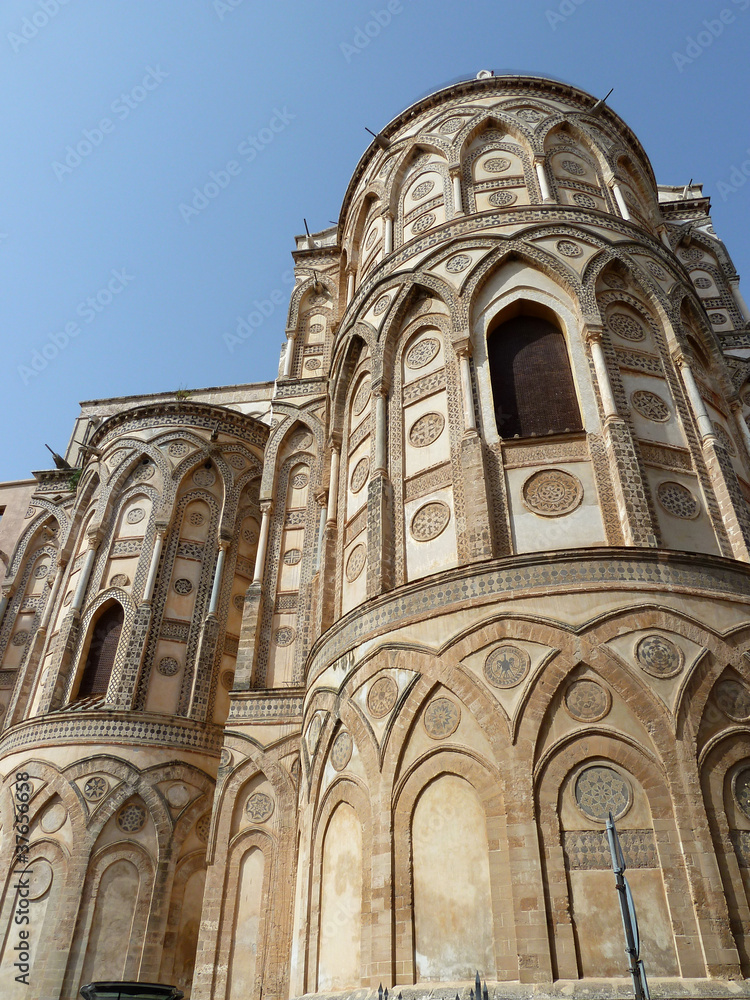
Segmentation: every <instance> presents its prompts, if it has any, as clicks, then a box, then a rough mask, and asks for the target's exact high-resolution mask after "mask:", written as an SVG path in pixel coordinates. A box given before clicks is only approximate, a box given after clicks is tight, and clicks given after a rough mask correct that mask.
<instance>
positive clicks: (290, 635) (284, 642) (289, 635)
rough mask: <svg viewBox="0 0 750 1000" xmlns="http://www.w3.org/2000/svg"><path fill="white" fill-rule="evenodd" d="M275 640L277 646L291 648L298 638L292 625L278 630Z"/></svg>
mask: <svg viewBox="0 0 750 1000" xmlns="http://www.w3.org/2000/svg"><path fill="white" fill-rule="evenodd" d="M273 638H274V642H275V643H276V645H277V646H291V644H292V643H293V642H294V640H295V639H296V638H297V633H296V631H295V630H294V629H293V628H292V627H291V626H290V625H284V626H282V627H281V628H277V629H276V634H275V635H274V637H273Z"/></svg>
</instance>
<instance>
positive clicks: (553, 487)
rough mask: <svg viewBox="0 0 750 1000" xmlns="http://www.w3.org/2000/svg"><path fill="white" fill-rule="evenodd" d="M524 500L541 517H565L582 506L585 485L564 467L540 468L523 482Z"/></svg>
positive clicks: (522, 493) (522, 492)
mask: <svg viewBox="0 0 750 1000" xmlns="http://www.w3.org/2000/svg"><path fill="white" fill-rule="evenodd" d="M521 495H522V496H523V502H524V503H525V504H526V506H527V507H528V508H529V510H530V511H532V513H534V514H539V516H540V517H563V516H564V515H565V514H570V513H571V512H572V511H574V510H575V509H576V508H577V507H579V506H580V504H581V501H582V500H583V485H582V484H581V481H580V479H578V478H577V477H576V476H574V475H572V474H571V473H570V472H565V471H564V470H563V469H540V470H539V471H538V472H534V473H533V474H532V475H531V476H529V478H528V479H527V480H526V482H525V483H524V484H523V488H522V490H521Z"/></svg>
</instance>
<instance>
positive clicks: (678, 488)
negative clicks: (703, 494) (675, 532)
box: [656, 482, 701, 521]
mask: <svg viewBox="0 0 750 1000" xmlns="http://www.w3.org/2000/svg"><path fill="white" fill-rule="evenodd" d="M656 499H657V500H658V501H659V503H660V504H661V506H662V507H663V508H664V510H665V511H666V512H667V513H668V514H671V515H672V516H673V517H681V518H683V519H684V520H688V521H691V520H693V519H694V518H696V517H698V515H699V514H700V512H701V505H700V504H699V503H698V501H697V499H696V498H695V497H694V496H693V494H692V493H691V492H690V490H689V489H688V488H687V487H686V486H683V485H682V483H674V482H666V483H659V485H658V487H657V488H656Z"/></svg>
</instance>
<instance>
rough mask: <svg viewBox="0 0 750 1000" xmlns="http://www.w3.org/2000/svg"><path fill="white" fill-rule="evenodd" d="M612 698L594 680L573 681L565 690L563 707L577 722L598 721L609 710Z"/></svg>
mask: <svg viewBox="0 0 750 1000" xmlns="http://www.w3.org/2000/svg"><path fill="white" fill-rule="evenodd" d="M611 704H612V699H611V696H610V694H609V691H606V690H605V689H604V688H603V687H602V686H601V684H597V682H596V681H592V680H589V679H588V678H585V677H584V678H583V679H582V680H579V681H573V683H572V684H570V685H569V686H568V689H567V691H566V692H565V708H566V709H567V710H568V714H569V715H571V716H572V717H573V718H574V719H575V720H576V721H577V722H598V721H599V719H603V718H604V716H605V715H606V714H607V713H608V712H609V709H610V706H611Z"/></svg>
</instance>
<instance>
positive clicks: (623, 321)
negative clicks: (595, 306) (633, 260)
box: [607, 275, 646, 342]
mask: <svg viewBox="0 0 750 1000" xmlns="http://www.w3.org/2000/svg"><path fill="white" fill-rule="evenodd" d="M615 278H616V279H617V280H618V281H622V278H620V277H619V276H618V275H610V276H609V277H608V279H607V284H608V285H611V284H612V281H613V280H614V279H615ZM623 285H624V282H623ZM615 287H619V286H615ZM607 325H608V326H609V328H610V330H611V331H612V332H613V333H615V334H617V336H618V337H621V338H622V339H623V340H630V341H632V342H637V341H639V340H645V339H646V330H645V328H644V327H643V326H642V324H641V323H639V322H638V320H637V319H636V318H635V317H634V316H629V315H628V314H627V313H612V315H611V316H610V317H609V318H608V320H607Z"/></svg>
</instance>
